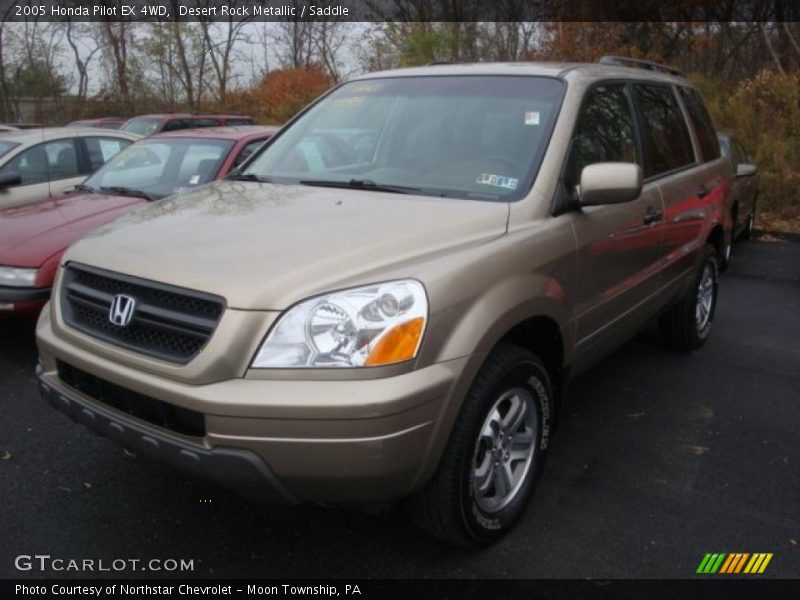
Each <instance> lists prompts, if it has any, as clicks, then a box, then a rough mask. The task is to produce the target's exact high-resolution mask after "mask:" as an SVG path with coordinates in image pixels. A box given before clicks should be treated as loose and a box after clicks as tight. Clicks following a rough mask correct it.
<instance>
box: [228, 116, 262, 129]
mask: <svg viewBox="0 0 800 600" xmlns="http://www.w3.org/2000/svg"><path fill="white" fill-rule="evenodd" d="M225 124H226V125H230V126H231V127H234V126H236V125H255V121H253V119H250V118H237V119H225Z"/></svg>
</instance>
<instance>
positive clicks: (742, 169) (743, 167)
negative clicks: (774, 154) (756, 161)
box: [736, 163, 758, 177]
mask: <svg viewBox="0 0 800 600" xmlns="http://www.w3.org/2000/svg"><path fill="white" fill-rule="evenodd" d="M756 173H758V167H756V166H755V165H750V164H747V163H739V164H738V165H736V176H737V177H752V176H753V175H755V174H756Z"/></svg>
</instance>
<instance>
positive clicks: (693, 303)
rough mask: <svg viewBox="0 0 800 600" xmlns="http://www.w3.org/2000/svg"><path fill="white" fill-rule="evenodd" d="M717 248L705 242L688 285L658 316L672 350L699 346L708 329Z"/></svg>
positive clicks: (714, 300) (715, 281) (711, 317)
mask: <svg viewBox="0 0 800 600" xmlns="http://www.w3.org/2000/svg"><path fill="white" fill-rule="evenodd" d="M718 284H719V263H718V261H717V251H716V250H715V249H714V246H712V245H711V244H706V245H705V246H704V247H703V250H702V252H701V254H700V260H699V262H698V267H697V271H696V273H695V277H694V281H693V283H692V287H691V288H690V289H689V291H688V292H687V293H686V294H685V295H684V297H683V298H682V299H681V300H680V301H679V302H678V304H676V305H675V306H673V307H672V308H671V309H670V310H669V311H668V312H667V313H665V314H663V315H662V316H661V317H660V318H659V322H658V325H659V329H660V331H661V335H662V337H663V338H664V340H665V341H666V342H667V344H668V345H669V346H671V347H672V348H673V349H675V350H680V351H689V350H695V349H697V348H699V347H700V346H702V345H703V344H704V343H705V341H706V339H708V336H709V334H710V333H711V326H712V324H713V322H714V310H715V309H716V307H717V291H718V287H719V285H718Z"/></svg>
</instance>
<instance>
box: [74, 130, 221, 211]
mask: <svg viewBox="0 0 800 600" xmlns="http://www.w3.org/2000/svg"><path fill="white" fill-rule="evenodd" d="M232 146H233V141H229V140H213V139H186V138H172V139H164V138H156V139H149V140H141V141H139V142H136V143H135V144H132V145H131V146H130V147H128V148H126V149H125V150H123V151H122V152H120V153H119V154H117V155H116V156H114V157H113V158H112V159H110V160H109V161H108V162H107V163H106V164H105V165H103V166H102V167H101V168H100V169H99V170H98V171H97V172H96V173H95V174H94V175H92V176H91V177H89V178H88V179H87V180H86V181H84V183H83V185H84V186H86V187H89V188H93V189H95V190H99V191H103V188H125V189H127V190H134V191H139V192H143V193H145V194H147V195H148V196H151V197H153V198H163V197H165V196H169V195H171V194H176V193H178V192H182V191H185V190H188V189H191V188H195V187H197V186H199V185H203V184H204V183H208V182H209V181H212V180H213V179H214V178H215V177H216V175H217V171H219V168H220V165H222V162H223V161H224V160H225V157H226V156H227V155H228V152H229V151H230V149H231V147H232ZM109 191H111V192H113V191H114V190H109Z"/></svg>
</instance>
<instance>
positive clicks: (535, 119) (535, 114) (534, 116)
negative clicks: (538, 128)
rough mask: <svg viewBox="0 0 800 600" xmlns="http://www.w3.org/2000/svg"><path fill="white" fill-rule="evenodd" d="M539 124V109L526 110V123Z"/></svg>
mask: <svg viewBox="0 0 800 600" xmlns="http://www.w3.org/2000/svg"><path fill="white" fill-rule="evenodd" d="M538 124H539V111H538V110H526V111H525V125H538Z"/></svg>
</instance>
